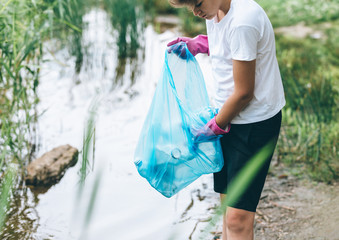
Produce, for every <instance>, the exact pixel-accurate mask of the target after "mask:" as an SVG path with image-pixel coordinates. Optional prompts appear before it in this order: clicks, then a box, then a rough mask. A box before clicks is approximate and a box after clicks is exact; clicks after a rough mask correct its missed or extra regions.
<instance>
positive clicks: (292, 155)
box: [276, 28, 339, 182]
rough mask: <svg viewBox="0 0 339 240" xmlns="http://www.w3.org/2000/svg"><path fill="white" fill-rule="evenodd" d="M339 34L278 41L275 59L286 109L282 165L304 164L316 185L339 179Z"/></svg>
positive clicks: (333, 30)
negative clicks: (276, 58) (281, 79)
mask: <svg viewBox="0 0 339 240" xmlns="http://www.w3.org/2000/svg"><path fill="white" fill-rule="evenodd" d="M335 31H336V28H330V29H328V30H327V33H328V37H327V38H324V39H318V40H316V39H310V38H307V39H293V38H287V37H283V36H277V38H276V39H277V41H276V43H277V57H278V61H279V66H280V71H281V75H282V78H283V84H284V89H285V95H286V101H287V105H286V107H285V109H284V118H283V127H282V132H281V138H280V141H279V144H278V148H279V154H281V157H282V159H283V160H284V161H285V162H287V163H290V164H292V165H295V166H300V164H304V166H305V170H306V172H307V173H308V174H309V175H310V176H311V177H313V178H314V179H316V180H320V181H325V182H332V181H335V180H338V179H339V176H338V172H339V164H338V163H337V159H338V151H337V148H338V146H337V142H338V141H337V140H338V130H339V129H338V128H339V126H338V122H337V119H338V117H339V112H338V107H337V106H338V103H339V94H338V93H339V86H338V84H339V83H338V79H339V71H338V69H337V66H338V49H339V42H338V41H336V40H337V38H338V37H334V34H333V32H335Z"/></svg>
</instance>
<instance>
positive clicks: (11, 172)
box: [0, 165, 17, 232]
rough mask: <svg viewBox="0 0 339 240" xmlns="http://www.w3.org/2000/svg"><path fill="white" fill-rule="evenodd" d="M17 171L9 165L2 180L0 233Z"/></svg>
mask: <svg viewBox="0 0 339 240" xmlns="http://www.w3.org/2000/svg"><path fill="white" fill-rule="evenodd" d="M16 175H17V169H16V168H15V167H13V166H11V165H9V166H8V168H7V171H6V173H5V177H4V179H3V180H2V184H1V188H0V190H1V192H0V232H1V230H2V228H3V226H4V223H5V219H6V212H7V208H8V205H9V202H10V195H11V190H12V188H13V186H14V183H15V177H16Z"/></svg>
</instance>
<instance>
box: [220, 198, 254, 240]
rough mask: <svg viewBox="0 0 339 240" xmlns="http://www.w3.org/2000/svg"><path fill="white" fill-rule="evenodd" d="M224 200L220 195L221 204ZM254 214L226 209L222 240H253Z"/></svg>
mask: <svg viewBox="0 0 339 240" xmlns="http://www.w3.org/2000/svg"><path fill="white" fill-rule="evenodd" d="M225 198H226V195H225V194H220V200H221V202H222V201H223V200H224V199H225ZM254 216H255V213H254V212H249V211H246V210H243V209H237V208H232V207H227V210H226V213H225V214H224V216H223V230H222V240H227V239H228V240H253V238H254V233H253V224H254Z"/></svg>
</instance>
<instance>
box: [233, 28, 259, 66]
mask: <svg viewBox="0 0 339 240" xmlns="http://www.w3.org/2000/svg"><path fill="white" fill-rule="evenodd" d="M259 39H260V34H259V31H258V30H257V29H256V28H254V27H252V26H239V27H236V28H235V29H234V30H233V31H232V33H231V36H230V49H231V57H232V59H234V60H239V61H252V60H254V59H256V58H257V50H258V42H259Z"/></svg>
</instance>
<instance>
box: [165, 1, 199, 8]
mask: <svg viewBox="0 0 339 240" xmlns="http://www.w3.org/2000/svg"><path fill="white" fill-rule="evenodd" d="M168 2H169V3H170V4H171V5H172V6H173V7H176V8H180V7H188V8H192V7H194V6H195V5H196V4H197V2H198V0H168Z"/></svg>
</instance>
